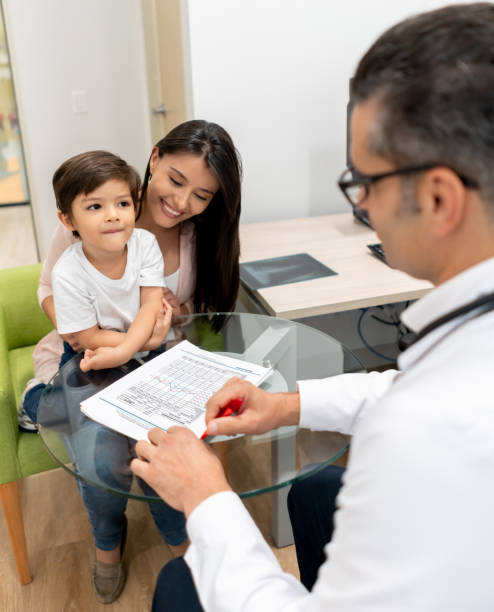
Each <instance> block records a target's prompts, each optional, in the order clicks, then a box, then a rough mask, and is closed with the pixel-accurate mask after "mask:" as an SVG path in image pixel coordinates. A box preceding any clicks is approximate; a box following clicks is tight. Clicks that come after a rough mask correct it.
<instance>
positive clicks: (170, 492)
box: [130, 427, 231, 516]
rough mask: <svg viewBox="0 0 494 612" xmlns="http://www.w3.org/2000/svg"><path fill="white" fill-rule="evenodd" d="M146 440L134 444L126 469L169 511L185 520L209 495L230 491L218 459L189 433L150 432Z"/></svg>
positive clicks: (176, 430)
mask: <svg viewBox="0 0 494 612" xmlns="http://www.w3.org/2000/svg"><path fill="white" fill-rule="evenodd" d="M148 437H149V442H147V441H146V440H141V441H139V442H137V444H136V446H135V451H136V453H137V459H133V460H132V462H131V464H130V469H131V470H132V471H133V472H134V474H135V475H136V476H139V477H140V478H142V479H143V480H145V481H146V482H147V483H148V484H149V485H150V486H151V487H152V488H153V489H154V490H155V491H156V492H157V493H158V494H159V496H160V497H161V498H162V499H164V500H165V501H166V503H167V504H169V505H170V506H172V508H175V509H176V510H180V511H181V512H184V513H185V515H186V516H189V514H190V513H191V512H192V510H193V509H194V508H195V507H196V506H198V505H199V504H200V503H201V502H202V501H204V500H205V499H207V498H208V497H210V496H211V495H214V494H215V493H219V492H220V491H230V490H231V489H230V486H229V484H228V482H227V480H226V476H225V473H224V471H223V468H222V466H221V463H220V461H219V459H218V458H217V457H216V455H215V454H214V453H213V451H212V450H211V449H210V448H209V447H208V445H207V444H205V443H204V442H202V441H201V440H199V439H198V438H197V437H196V435H195V434H194V433H192V431H190V430H189V429H186V428H185V427H171V428H170V429H169V430H168V431H167V432H164V431H163V430H161V429H152V430H151V431H150V432H149V433H148Z"/></svg>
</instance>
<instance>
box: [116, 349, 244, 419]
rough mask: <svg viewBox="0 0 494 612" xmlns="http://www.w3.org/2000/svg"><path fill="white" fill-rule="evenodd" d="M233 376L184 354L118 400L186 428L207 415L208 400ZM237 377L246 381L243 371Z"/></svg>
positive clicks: (226, 370)
mask: <svg viewBox="0 0 494 612" xmlns="http://www.w3.org/2000/svg"><path fill="white" fill-rule="evenodd" d="M233 375H234V372H233V370H232V369H231V368H226V367H222V366H220V365H217V364H215V363H214V362H209V361H207V360H204V359H200V358H194V357H190V356H188V355H184V356H181V357H179V358H178V359H176V360H175V361H173V362H172V363H170V364H166V365H164V366H163V368H161V369H159V370H155V371H153V372H152V373H150V374H148V375H147V376H144V377H143V378H142V379H141V380H138V381H136V382H135V383H133V384H132V385H131V386H130V387H129V388H128V389H125V390H123V391H121V392H120V393H119V394H118V396H117V398H116V399H117V401H118V402H119V403H120V405H121V407H122V408H125V407H128V408H131V409H132V412H133V413H134V414H136V415H141V416H146V417H148V418H149V417H150V416H152V417H160V416H161V417H165V418H167V419H170V420H172V421H174V422H176V423H177V424H180V425H185V424H188V423H191V422H192V421H194V420H195V419H196V418H198V416H200V415H201V414H202V413H204V412H205V404H206V401H207V400H208V399H209V398H210V397H211V395H213V393H214V392H215V391H217V390H218V389H220V388H221V387H222V386H223V385H224V384H225V383H226V382H227V381H228V380H230V378H232V376H233ZM235 375H236V376H237V377H239V378H245V375H244V374H242V373H241V372H235Z"/></svg>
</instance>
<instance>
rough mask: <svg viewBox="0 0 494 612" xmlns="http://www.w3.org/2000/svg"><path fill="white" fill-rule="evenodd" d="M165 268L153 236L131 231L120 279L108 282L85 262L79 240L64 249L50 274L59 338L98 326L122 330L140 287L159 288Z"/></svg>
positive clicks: (137, 300)
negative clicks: (124, 265)
mask: <svg viewBox="0 0 494 612" xmlns="http://www.w3.org/2000/svg"><path fill="white" fill-rule="evenodd" d="M163 270H164V264H163V256H162V254H161V251H160V248H159V246H158V242H157V240H156V238H155V236H154V235H153V234H151V233H150V232H148V231H147V230H143V229H134V231H133V232H132V235H131V237H130V239H129V241H128V242H127V265H126V267H125V272H124V274H123V275H122V277H121V278H118V279H112V278H108V277H107V276H105V275H104V274H102V273H101V272H99V271H98V270H97V269H96V268H95V267H94V266H93V265H92V264H91V263H90V262H89V261H88V259H87V258H86V256H85V255H84V252H83V250H82V242H76V243H75V244H73V245H71V246H69V247H68V248H67V249H66V250H65V251H64V252H63V254H62V255H61V257H60V258H59V260H58V261H57V263H56V264H55V267H54V268H53V271H52V283H53V299H54V303H55V313H56V317H57V329H58V333H59V334H70V333H74V332H78V331H82V330H84V329H89V328H90V327H93V326H94V325H98V326H99V327H100V328H101V329H111V330H115V331H120V332H126V331H127V330H128V328H129V327H130V325H131V323H132V322H133V321H134V319H135V317H136V315H137V313H138V312H139V308H140V287H164V286H165V278H164V275H163Z"/></svg>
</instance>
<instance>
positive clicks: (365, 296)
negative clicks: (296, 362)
mask: <svg viewBox="0 0 494 612" xmlns="http://www.w3.org/2000/svg"><path fill="white" fill-rule="evenodd" d="M240 241H241V242H240V245H241V258H240V261H241V262H243V261H253V260H256V259H265V258H269V257H278V256H281V255H291V254H294V253H309V254H310V255H312V256H313V257H314V258H315V259H318V260H319V261H321V262H322V263H323V264H325V265H326V266H328V267H329V268H331V269H333V270H334V271H335V272H337V273H338V274H337V275H336V276H330V277H326V278H319V279H315V280H310V281H304V282H300V283H292V284H290V285H280V286H277V287H268V288H266V289H259V290H258V291H256V292H255V294H254V296H255V298H256V299H257V300H258V301H259V302H260V304H261V305H262V306H263V307H264V308H265V309H266V311H267V312H268V313H269V314H271V315H274V316H276V317H281V318H284V319H300V318H302V317H309V316H316V315H323V314H330V313H332V312H341V311H344V310H354V309H356V308H365V307H368V306H378V305H380V304H390V303H393V302H403V301H406V300H415V299H417V298H419V297H421V296H423V295H424V294H425V293H427V292H428V291H430V290H431V289H432V285H431V283H429V282H428V281H423V280H416V279H414V278H412V277H411V276H409V275H408V274H405V273H404V272H399V271H398V270H393V269H392V268H390V267H389V266H387V265H386V264H385V263H383V262H382V261H380V260H379V259H377V258H376V257H375V256H374V255H372V253H371V252H370V251H369V249H368V248H367V247H366V245H367V244H372V243H376V242H379V239H378V238H377V235H376V233H375V232H374V231H372V230H371V229H369V228H368V227H367V226H365V225H363V224H362V223H360V222H359V221H356V220H355V219H354V217H353V215H352V214H351V213H344V214H337V215H325V216H323V217H305V218H302V219H289V220H287V221H269V222H265V223H250V224H245V225H241V226H240Z"/></svg>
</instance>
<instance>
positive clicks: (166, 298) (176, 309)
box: [163, 287, 183, 317]
mask: <svg viewBox="0 0 494 612" xmlns="http://www.w3.org/2000/svg"><path fill="white" fill-rule="evenodd" d="M163 302H167V303H168V305H169V306H171V309H172V315H173V316H174V317H178V316H179V315H181V314H183V313H182V308H181V306H180V302H179V300H178V297H177V296H176V295H175V294H174V293H173V291H170V289H168V288H167V287H163Z"/></svg>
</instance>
